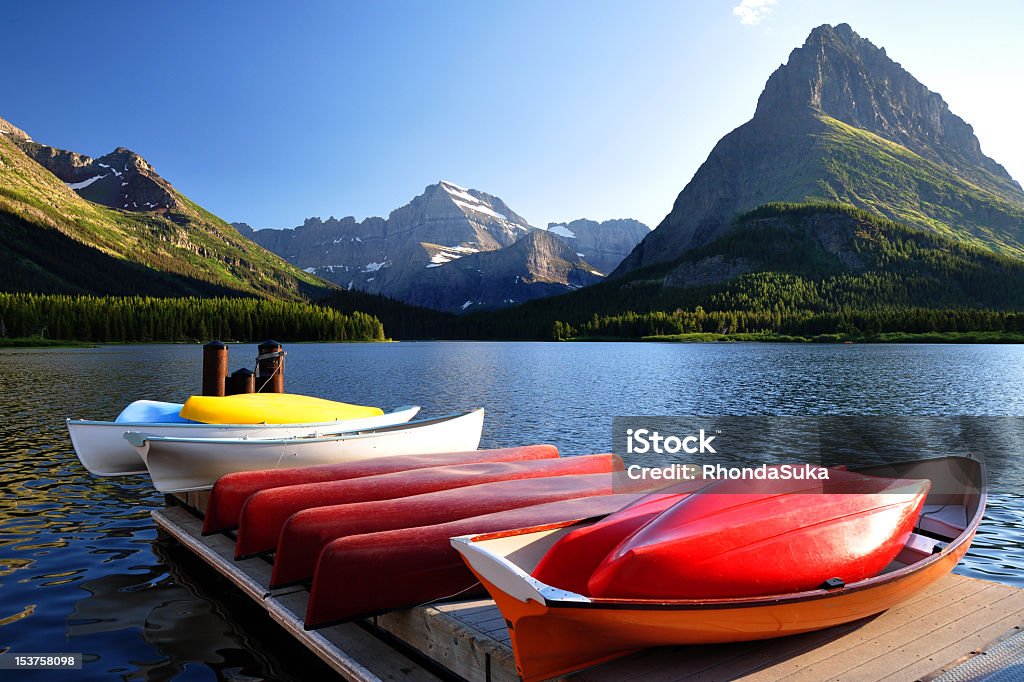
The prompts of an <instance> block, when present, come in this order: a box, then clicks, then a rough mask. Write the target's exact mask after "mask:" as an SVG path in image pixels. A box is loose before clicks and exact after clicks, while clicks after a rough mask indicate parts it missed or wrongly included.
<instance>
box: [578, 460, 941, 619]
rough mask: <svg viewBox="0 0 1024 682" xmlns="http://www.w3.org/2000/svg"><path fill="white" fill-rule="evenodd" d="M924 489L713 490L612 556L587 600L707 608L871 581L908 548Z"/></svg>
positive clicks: (726, 484)
mask: <svg viewBox="0 0 1024 682" xmlns="http://www.w3.org/2000/svg"><path fill="white" fill-rule="evenodd" d="M929 488H930V483H929V482H928V481H926V480H900V479H891V478H878V477H873V476H863V475H860V474H855V473H850V472H844V471H835V470H831V471H830V474H829V480H828V481H815V482H813V483H812V482H810V481H790V482H780V481H775V482H767V481H749V480H746V481H720V482H717V483H714V484H712V485H710V486H708V487H706V488H705V489H704V490H703V491H702V492H701V494H699V495H691V496H689V497H687V498H685V499H684V500H682V501H681V502H678V503H676V504H675V505H674V506H673V507H672V508H671V509H669V510H667V511H665V512H664V513H662V514H660V515H659V516H657V517H655V518H654V519H653V520H651V521H650V522H649V523H647V524H646V525H645V526H643V527H642V528H641V529H640V530H638V531H636V532H635V533H634V534H633V535H632V536H630V537H628V538H627V539H626V540H624V541H623V542H622V543H621V544H620V545H619V546H618V547H616V548H615V550H613V551H612V552H611V553H610V554H608V556H607V557H606V558H605V559H604V561H602V563H601V564H600V565H599V566H598V567H597V569H596V570H595V571H594V572H593V574H592V575H591V577H590V580H589V581H588V583H587V585H588V588H589V594H590V595H592V596H594V597H608V598H627V599H714V598H726V597H729V598H740V597H757V596H763V595H772V594H785V593H794V592H800V591H804V590H813V589H818V588H820V587H821V586H822V585H823V584H824V583H825V581H827V580H829V579H831V578H839V579H841V580H842V581H844V583H854V582H857V581H859V580H864V579H866V578H869V577H872V576H875V575H877V574H879V573H880V572H881V571H882V569H884V568H885V567H886V566H887V565H888V564H889V563H890V562H891V561H892V560H893V559H894V558H895V557H896V555H897V554H899V552H900V550H901V549H902V548H903V546H904V545H905V544H906V542H907V538H908V537H909V536H910V533H911V531H912V530H913V528H914V525H915V523H916V521H917V518H918V515H919V514H920V511H921V506H922V505H923V504H924V500H925V496H926V495H927V493H928V490H929Z"/></svg>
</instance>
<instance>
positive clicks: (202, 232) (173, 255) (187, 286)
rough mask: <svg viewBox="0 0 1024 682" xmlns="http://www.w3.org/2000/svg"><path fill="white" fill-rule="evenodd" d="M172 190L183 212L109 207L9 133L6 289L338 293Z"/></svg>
mask: <svg viewBox="0 0 1024 682" xmlns="http://www.w3.org/2000/svg"><path fill="white" fill-rule="evenodd" d="M168 186H169V185H168ZM171 191H172V192H174V199H175V207H174V209H173V210H172V211H167V212H164V213H163V214H159V213H143V212H130V211H126V210H119V209H113V208H108V207H106V206H101V205H99V204H95V203H92V202H89V201H86V200H85V199H83V198H82V197H80V196H78V194H76V193H75V192H74V191H73V190H71V189H69V188H68V187H67V186H66V185H65V183H63V182H61V180H59V179H58V178H57V177H56V176H55V175H53V174H52V173H50V172H49V171H47V170H46V169H45V168H43V167H42V166H40V165H39V164H38V163H36V162H35V161H33V160H32V159H30V158H29V157H28V156H27V155H26V154H25V153H24V152H23V151H22V149H20V148H19V147H18V146H17V145H16V144H15V143H14V142H13V141H12V139H10V136H9V135H7V134H2V135H0V235H2V238H3V242H4V248H3V251H2V252H0V253H2V260H3V268H2V270H3V273H4V274H3V275H2V276H0V286H2V287H3V289H4V290H7V291H46V292H68V293H101V294H108V293H110V294H114V293H117V294H124V293H144V294H154V295H160V296H168V295H193V294H195V295H214V294H232V295H251V296H259V297H270V298H280V299H289V300H298V299H300V298H305V297H309V296H313V297H318V296H323V295H326V294H327V293H328V292H329V291H330V287H329V285H327V284H326V283H324V282H323V281H321V280H319V279H317V278H315V277H313V276H311V275H309V274H307V273H304V272H302V271H300V270H299V269H297V268H295V267H294V266H291V265H289V264H287V263H285V262H284V261H283V260H282V259H280V258H278V257H277V256H275V255H273V254H271V253H269V252H268V251H266V250H265V249H263V248H261V247H259V246H257V245H255V244H253V243H252V242H250V241H249V240H247V239H245V238H244V237H242V236H241V235H239V234H238V232H237V231H236V230H235V229H234V228H232V227H231V226H230V225H228V224H227V223H225V222H224V221H222V220H221V219H219V218H217V217H216V216H214V215H212V214H211V213H209V212H207V211H205V210H203V209H202V208H200V207H199V206H197V205H196V204H194V203H193V202H191V201H190V200H188V199H187V198H186V197H184V196H182V195H181V194H180V193H178V192H176V191H175V190H173V188H172V189H171Z"/></svg>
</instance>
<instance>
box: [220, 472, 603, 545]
mask: <svg viewBox="0 0 1024 682" xmlns="http://www.w3.org/2000/svg"><path fill="white" fill-rule="evenodd" d="M617 461H618V459H617V458H616V456H615V455H587V456H585V457H560V458H557V459H540V460H533V461H525V462H524V461H519V462H477V463H475V464H455V465H450V466H442V467H428V468H425V469H415V470H411V471H397V472H395V473H391V474H382V475H380V476H364V477H361V478H353V479H348V480H343V481H324V482H320V483H304V484H301V485H291V486H284V487H280V488H270V489H269V490H261V491H259V492H256V493H253V494H252V495H251V496H249V499H248V500H247V501H246V502H245V505H244V506H243V507H242V513H241V516H240V517H239V522H238V537H237V540H236V543H235V558H237V559H241V558H245V557H249V556H252V555H254V554H260V553H263V552H270V551H273V550H274V549H275V548H276V547H277V540H278V536H279V535H280V534H281V528H282V527H283V526H284V523H285V521H287V520H288V517H290V516H291V515H292V514H294V513H296V512H299V511H302V510H303V509H312V508H314V507H326V506H329V505H337V504H353V503H356V502H371V501H373V500H391V499H395V498H399V497H409V496H411V495H421V494H423V493H432V492H436V491H439V490H449V489H452V488H463V487H466V486H469V485H479V484H482V483H492V482H494V481H512V480H517V479H525V478H544V477H549V476H569V475H573V474H599V473H606V472H609V471H612V470H613V469H615V468H616V467H617V466H618V464H617Z"/></svg>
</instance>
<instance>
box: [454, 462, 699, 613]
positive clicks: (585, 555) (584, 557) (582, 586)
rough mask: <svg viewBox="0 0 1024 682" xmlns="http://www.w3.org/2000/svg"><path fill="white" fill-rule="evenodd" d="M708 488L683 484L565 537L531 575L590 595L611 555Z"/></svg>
mask: <svg viewBox="0 0 1024 682" xmlns="http://www.w3.org/2000/svg"><path fill="white" fill-rule="evenodd" d="M705 485H707V482H705V481H694V482H692V483H681V484H679V485H676V486H673V487H671V488H667V489H666V490H665V491H664V492H658V493H652V494H650V495H646V496H644V497H642V498H640V499H639V500H637V501H636V502H635V503H633V504H630V505H629V506H627V507H625V508H623V509H621V510H620V511H617V512H615V513H614V514H611V515H609V516H608V517H606V518H604V519H601V520H600V521H597V522H596V523H592V524H590V525H587V526H583V527H581V528H578V529H576V530H574V531H572V532H570V533H568V534H567V535H563V536H562V537H561V538H560V539H559V540H558V542H556V543H555V544H554V545H553V546H552V547H551V549H550V550H549V551H548V552H547V554H545V555H544V558H542V559H541V560H540V563H539V564H537V568H535V569H534V570H533V573H532V575H533V576H534V577H535V578H537V579H538V580H540V581H541V582H543V583H545V584H547V585H551V586H552V587H558V588H560V589H563V590H569V591H570V592H577V593H579V594H587V581H588V580H589V579H590V574H591V573H593V572H594V570H595V569H596V568H597V567H598V566H599V565H600V564H601V562H602V561H604V558H605V557H606V556H608V553H609V552H611V551H612V550H613V549H615V548H616V547H617V546H618V545H619V543H620V542H622V541H623V540H625V539H626V538H628V537H629V536H630V535H632V534H633V533H635V532H636V531H638V530H640V529H641V528H642V527H643V526H645V525H646V524H647V523H648V522H649V521H651V519H653V518H654V517H656V516H658V515H659V514H661V513H662V512H664V511H665V510H667V509H669V508H670V507H672V505H674V504H676V503H677V502H679V501H680V500H682V499H683V498H684V497H686V496H687V495H689V494H690V493H692V492H695V491H696V490H699V489H700V488H701V487H703V486H705ZM534 525H540V524H534ZM524 527H525V526H524ZM510 528H511V526H510ZM453 537H454V536H453Z"/></svg>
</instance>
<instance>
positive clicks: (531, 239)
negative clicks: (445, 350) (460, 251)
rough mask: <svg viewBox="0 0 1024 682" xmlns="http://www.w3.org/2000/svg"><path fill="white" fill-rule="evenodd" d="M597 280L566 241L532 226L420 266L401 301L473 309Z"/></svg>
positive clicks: (512, 302) (452, 309) (541, 295)
mask: <svg viewBox="0 0 1024 682" xmlns="http://www.w3.org/2000/svg"><path fill="white" fill-rule="evenodd" d="M601 279H603V277H602V273H600V272H599V271H597V270H595V269H594V267H593V266H591V265H590V264H589V263H588V262H586V261H584V260H583V259H582V258H580V256H579V254H577V253H576V251H575V247H574V246H570V245H569V244H567V243H566V240H564V239H562V238H559V237H557V236H555V234H554V233H552V232H548V231H545V230H533V231H531V232H530V233H529V234H527V235H526V236H525V237H523V238H521V239H520V240H519V241H517V242H516V243H514V244H512V245H510V246H506V247H505V248H503V249H497V250H494V251H481V252H479V253H473V254H468V255H465V256H460V257H458V258H455V259H453V260H451V261H450V262H447V263H445V264H444V266H443V267H436V268H425V269H424V272H423V273H421V274H420V277H419V278H418V283H417V286H416V287H415V288H414V289H412V291H410V292H409V294H408V296H407V297H406V298H404V299H403V300H404V301H405V302H407V303H411V304H413V305H419V306H424V307H427V308H434V309H435V310H445V311H449V312H474V311H477V310H487V309H493V308H502V307H508V306H512V305H516V304H518V303H524V302H526V301H531V300H533V299H536V298H544V297H547V296H555V295H557V294H564V293H566V292H567V291H575V290H576V289H580V288H582V287H585V286H589V285H591V284H596V283H597V282H600V281H601Z"/></svg>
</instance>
